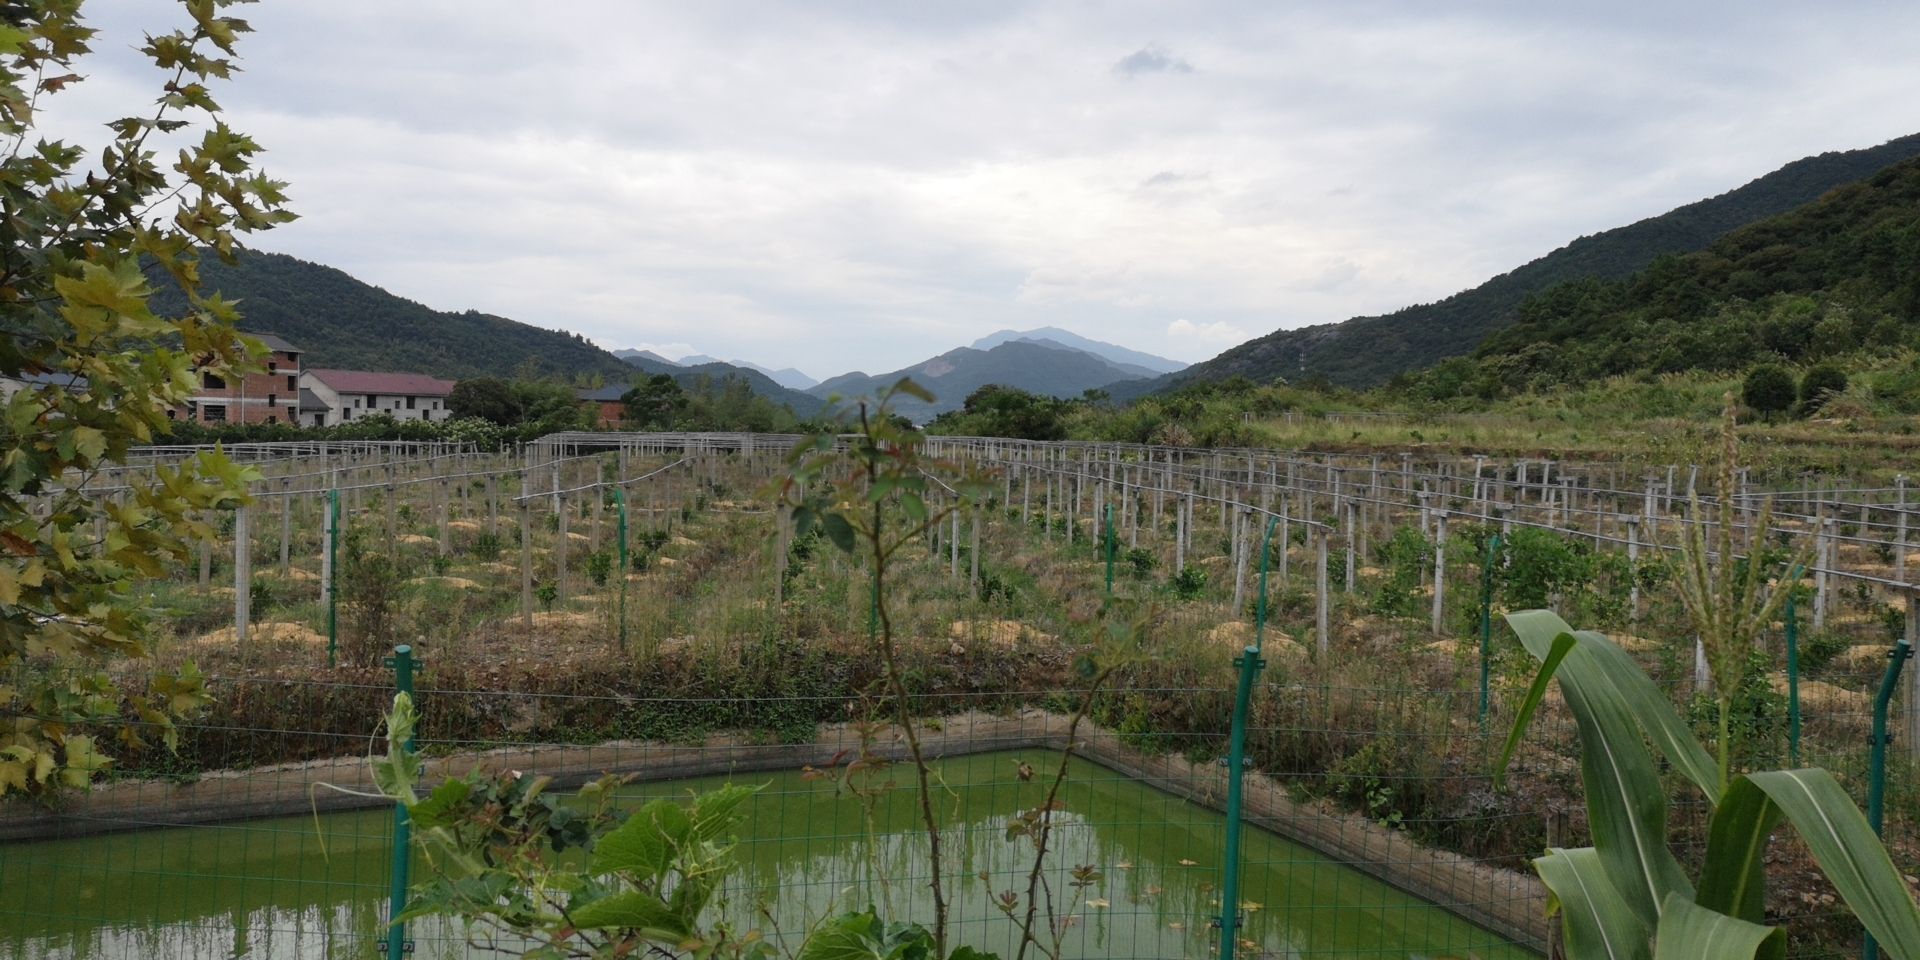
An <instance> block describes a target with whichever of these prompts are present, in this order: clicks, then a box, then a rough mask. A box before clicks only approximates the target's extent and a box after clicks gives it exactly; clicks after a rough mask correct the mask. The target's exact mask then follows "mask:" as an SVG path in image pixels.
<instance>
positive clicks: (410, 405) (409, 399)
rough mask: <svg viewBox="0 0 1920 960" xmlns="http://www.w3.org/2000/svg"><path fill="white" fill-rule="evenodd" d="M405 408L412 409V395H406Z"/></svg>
mask: <svg viewBox="0 0 1920 960" xmlns="http://www.w3.org/2000/svg"><path fill="white" fill-rule="evenodd" d="M407 409H408V410H412V409H413V398H412V397H408V398H407Z"/></svg>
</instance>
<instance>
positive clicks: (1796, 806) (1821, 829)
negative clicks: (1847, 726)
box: [1736, 769, 1920, 960]
mask: <svg viewBox="0 0 1920 960" xmlns="http://www.w3.org/2000/svg"><path fill="white" fill-rule="evenodd" d="M1741 779H1742V780H1744V781H1746V782H1748V783H1751V784H1752V785H1753V786H1755V787H1757V788H1759V789H1760V790H1762V791H1765V792H1766V795H1767V798H1768V799H1769V800H1771V801H1773V803H1775V804H1777V805H1778V806H1779V808H1780V810H1781V811H1782V812H1784V813H1785V814H1786V817H1787V819H1788V820H1790V821H1792V822H1793V826H1794V828H1795V829H1797V830H1799V831H1800V836H1801V837H1802V838H1803V839H1805V840H1806V842H1807V848H1808V849H1809V850H1811V851H1812V852H1813V859H1814V861H1815V862H1816V863H1818V864H1820V869H1821V871H1822V872H1824V873H1825V874H1826V875H1827V879H1828V880H1831V881H1832V882H1833V888H1834V889H1835V890H1837V891H1839V893H1840V898H1841V899H1843V900H1845V901H1846V902H1847V906H1848V907H1849V908H1851V909H1852V910H1853V913H1854V916H1856V917H1858V918H1859V919H1860V924H1861V925H1862V926H1864V927H1866V928H1867V932H1868V933H1871V934H1873V936H1874V939H1875V940H1877V941H1879V943H1880V949H1881V950H1882V951H1884V952H1885V953H1886V955H1887V956H1889V957H1892V958H1894V960H1920V907H1915V905H1914V902H1913V895H1912V894H1911V893H1909V892H1907V887H1906V884H1905V883H1904V882H1902V880H1901V877H1900V871H1898V870H1896V869H1894V866H1893V859H1892V858H1891V857H1889V856H1888V855H1887V848H1886V846H1885V845H1883V844H1881V842H1880V838H1879V837H1877V836H1875V835H1874V832H1873V828H1872V827H1869V826H1868V825H1867V818H1866V817H1865V816H1863V815H1862V814H1861V813H1860V808H1859V807H1856V806H1854V804H1853V798H1852V797H1849V796H1847V792H1846V791H1845V790H1843V789H1841V787H1840V783H1839V781H1836V780H1835V779H1833V775H1832V774H1830V773H1828V772H1826V771H1825V770H1819V769H1808V770H1773V771H1768V772H1765V773H1750V774H1748V775H1746V776H1745V777H1742V778H1741ZM1736 782H1738V781H1736Z"/></svg>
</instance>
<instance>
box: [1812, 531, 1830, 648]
mask: <svg viewBox="0 0 1920 960" xmlns="http://www.w3.org/2000/svg"><path fill="white" fill-rule="evenodd" d="M1824 512H1825V508H1824V507H1823V508H1822V513H1823V514H1824ZM1817 524H1818V525H1817V526H1816V527H1815V530H1816V531H1817V532H1816V533H1815V534H1814V540H1813V564H1814V566H1813V629H1815V630H1825V629H1826V628H1827V585H1828V578H1827V567H1828V564H1827V554H1828V552H1829V550H1830V549H1831V547H1832V531H1833V520H1832V519H1831V518H1829V517H1826V516H1821V517H1819V518H1818V520H1817Z"/></svg>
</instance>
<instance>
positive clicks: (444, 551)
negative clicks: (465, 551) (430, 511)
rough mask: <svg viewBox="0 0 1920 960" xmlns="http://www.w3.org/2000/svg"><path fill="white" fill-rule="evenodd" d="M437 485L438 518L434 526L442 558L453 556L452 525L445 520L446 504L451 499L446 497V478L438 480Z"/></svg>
mask: <svg viewBox="0 0 1920 960" xmlns="http://www.w3.org/2000/svg"><path fill="white" fill-rule="evenodd" d="M437 483H438V488H437V489H438V491H439V494H440V496H439V501H440V502H439V504H438V507H439V516H438V517H436V518H435V526H436V527H437V528H438V529H437V533H438V534H439V537H440V555H441V556H443V557H446V556H452V555H453V530H452V523H451V522H450V521H449V520H448V518H447V510H448V505H447V504H448V501H449V500H450V499H451V498H450V497H448V496H447V480H446V478H445V477H442V478H440V480H439V481H437Z"/></svg>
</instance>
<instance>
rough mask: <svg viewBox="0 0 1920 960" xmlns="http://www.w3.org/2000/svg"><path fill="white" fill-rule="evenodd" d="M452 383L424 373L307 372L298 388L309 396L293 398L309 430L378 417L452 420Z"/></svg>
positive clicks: (434, 420) (436, 420)
mask: <svg viewBox="0 0 1920 960" xmlns="http://www.w3.org/2000/svg"><path fill="white" fill-rule="evenodd" d="M453 383H454V382H453V381H452V380H442V379H440V378H438V377H430V376H427V375H426V374H424V373H375V372H373V371H369V370H317V369H316V370H306V371H303V372H302V374H301V377H300V384H299V386H300V387H301V388H303V390H304V392H306V393H309V394H311V396H309V397H306V398H301V397H295V402H296V403H298V404H299V408H300V410H301V411H302V412H303V420H302V422H303V423H304V424H305V425H306V426H310V427H331V426H334V425H336V424H341V423H351V422H353V421H355V420H359V419H361V418H363V417H370V416H372V415H374V414H376V413H384V414H386V415H387V416H390V417H392V418H393V419H395V420H427V421H432V422H438V421H441V420H447V419H450V418H451V417H452V416H453V414H452V412H451V411H449V410H448V409H447V396H448V395H449V394H451V393H453Z"/></svg>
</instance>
